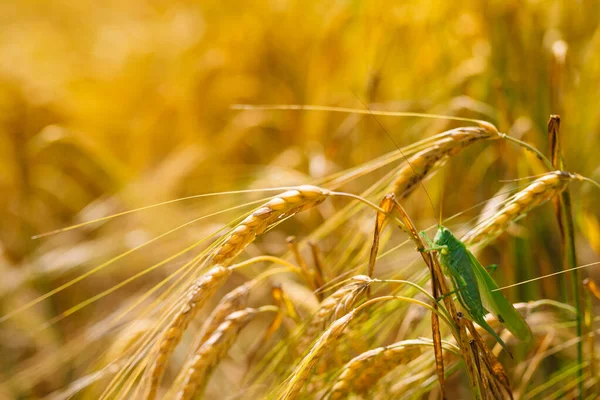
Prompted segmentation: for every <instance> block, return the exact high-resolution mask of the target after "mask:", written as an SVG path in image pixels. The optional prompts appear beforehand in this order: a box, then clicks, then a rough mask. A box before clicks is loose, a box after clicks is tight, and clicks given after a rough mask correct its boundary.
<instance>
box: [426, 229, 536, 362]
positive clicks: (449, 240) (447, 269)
mask: <svg viewBox="0 0 600 400" xmlns="http://www.w3.org/2000/svg"><path fill="white" fill-rule="evenodd" d="M421 236H423V237H424V238H425V239H426V241H427V242H428V243H429V245H430V246H431V247H430V248H429V249H425V250H424V251H437V252H438V258H439V261H440V264H441V265H442V268H443V270H444V274H446V275H447V276H448V277H449V278H450V279H451V280H452V284H453V286H454V290H455V293H456V295H457V297H458V300H459V302H460V304H461V305H462V307H463V308H464V309H465V311H466V312H467V313H468V314H469V316H470V317H471V319H472V320H473V321H475V322H477V324H479V325H480V326H481V327H482V328H484V329H485V330H486V331H488V332H489V333H490V335H492V336H493V337H494V338H495V339H496V340H497V341H498V343H500V344H501V345H502V347H503V348H504V349H505V350H506V351H507V352H508V353H509V354H510V351H509V350H508V348H507V347H506V343H504V341H503V340H502V339H500V337H499V336H498V335H497V334H496V332H495V331H494V330H493V329H492V327H491V326H489V325H488V324H487V322H485V314H486V310H487V311H489V312H491V313H492V314H493V315H494V316H495V317H496V318H497V319H498V321H500V322H501V323H502V324H504V326H505V327H506V329H508V330H509V331H510V332H511V333H512V334H513V335H514V336H515V337H516V338H517V339H520V340H522V341H529V340H531V338H532V334H531V328H530V327H529V325H527V323H526V322H525V320H524V319H523V317H521V314H519V312H518V311H517V310H516V309H515V308H514V307H513V305H512V303H511V302H510V301H508V299H507V298H506V297H504V295H503V294H502V292H500V291H499V290H498V285H497V284H496V282H495V281H494V279H493V278H492V277H491V276H490V274H489V273H488V272H487V270H486V269H485V268H484V267H483V266H482V265H481V263H480V262H479V261H477V259H476V258H475V256H474V255H473V253H471V252H470V251H469V250H468V249H467V247H466V246H465V244H464V243H463V242H461V241H460V240H459V239H457V238H456V237H455V236H454V235H453V234H452V232H451V231H450V230H449V229H448V228H445V227H443V226H441V225H439V227H438V231H437V233H436V235H435V237H434V239H433V242H432V241H431V239H429V238H428V237H427V234H426V233H425V232H421Z"/></svg>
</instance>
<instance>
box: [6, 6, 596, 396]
mask: <svg viewBox="0 0 600 400" xmlns="http://www.w3.org/2000/svg"><path fill="white" fill-rule="evenodd" d="M598 16H599V7H598V2H597V1H595V0H582V1H578V2H575V1H568V0H563V1H533V0H529V1H478V0H470V1H461V2H446V1H431V0H427V1H411V2H391V1H351V0H348V1H343V0H338V1H331V2H319V1H314V2H311V1H294V0H271V1H267V0H264V1H263V0H260V1H254V2H247V1H226V2H223V1H212V0H208V1H160V0H156V1H152V0H120V1H114V0H108V1H101V2H97V1H90V0H79V1H73V0H57V1H35V0H22V1H10V0H8V1H4V2H2V3H1V4H0V246H1V248H0V250H1V259H0V273H1V274H2V278H1V279H0V295H1V296H2V297H1V300H0V302H1V303H0V304H1V307H2V314H3V315H4V314H7V313H8V312H10V311H12V310H14V309H15V308H16V307H17V306H18V305H21V304H24V303H26V302H27V301H31V300H32V299H35V298H36V297H38V296H39V295H41V294H44V293H46V292H47V291H48V290H50V289H52V288H54V287H56V286H58V285H60V284H61V283H64V282H66V281H67V280H68V279H72V278H73V277H75V276H78V275H80V274H81V273H82V271H86V270H89V269H90V268H92V267H94V266H97V265H99V264H102V263H103V262H106V261H107V260H110V259H111V258H112V257H115V256H117V255H118V254H121V253H123V252H124V251H128V250H131V249H133V248H135V247H136V246H139V245H140V244H142V243H144V242H145V241H146V240H149V239H151V238H152V237H155V236H157V235H158V234H161V233H163V232H165V231H168V230H169V229H171V228H173V227H175V226H177V225H179V224H182V223H185V222H186V221H189V220H191V219H192V218H194V217H197V216H198V215H200V214H202V213H204V212H205V210H207V209H208V210H213V211H214V210H218V209H221V208H225V207H226V206H232V205H234V204H236V202H235V199H231V198H229V197H224V198H222V199H221V198H219V199H218V200H217V201H216V202H215V200H214V199H213V200H206V199H202V200H198V201H197V202H195V201H194V200H190V201H185V202H181V203H177V204H173V205H170V206H168V207H166V208H161V209H160V211H157V210H148V211H142V212H140V213H139V214H132V215H127V216H125V217H123V218H122V219H119V220H118V221H116V222H109V223H105V224H100V225H93V226H91V227H87V228H84V229H80V230H77V231H72V232H68V233H64V234H61V235H55V236H51V237H49V238H42V239H38V240H34V239H32V236H34V235H37V234H40V233H44V232H47V231H51V230H54V229H58V228H62V227H64V226H68V225H72V224H77V223H80V222H83V221H88V220H91V219H94V218H99V217H103V216H106V215H110V214H113V213H117V212H121V211H124V210H129V209H133V208H136V207H143V206H147V205H150V204H154V203H157V202H161V201H167V200H171V199H175V198H179V197H183V196H191V195H195V194H199V193H207V192H217V191H226V190H237V189H248V188H253V187H268V186H278V185H296V184H304V183H310V182H312V181H314V180H315V179H318V178H321V177H324V176H326V175H329V174H332V173H335V172H338V171H342V170H344V169H347V168H352V167H356V166H358V165H361V164H362V163H365V162H367V161H369V160H371V159H373V158H375V157H377V156H379V155H381V154H384V153H386V152H390V151H393V150H395V148H396V147H395V145H394V143H392V142H391V141H390V139H389V138H388V136H387V135H386V134H385V132H383V131H382V129H381V128H380V126H379V125H378V124H377V123H376V122H375V121H373V120H372V119H368V118H360V117H358V116H356V115H344V114H333V113H325V112H298V111H296V112H294V111H237V110H232V109H231V106H232V105H234V104H239V103H244V104H319V105H332V106H336V105H337V106H346V107H355V108H359V109H363V108H364V105H363V103H362V102H365V103H367V104H369V107H370V108H373V109H385V110H395V111H416V112H430V113H436V114H447V115H454V116H461V117H470V118H479V119H484V120H487V121H490V122H492V123H494V124H495V125H496V126H497V127H498V128H499V129H500V130H501V131H502V132H506V133H509V134H511V135H513V136H515V137H518V138H520V139H523V140H526V141H527V142H529V143H532V144H533V145H535V146H536V147H538V148H539V149H541V150H542V151H543V152H546V148H547V146H548V144H547V138H546V123H547V120H548V117H549V115H550V114H560V115H561V117H562V126H561V133H562V139H563V149H564V153H565V161H566V165H567V168H568V169H569V170H570V171H574V172H578V173H580V174H582V175H585V176H588V177H591V178H594V179H596V180H598V179H600V168H599V164H598V158H597V152H598V150H599V149H600V108H599V107H598V105H599V104H600V18H598ZM379 120H380V121H381V123H382V124H383V126H385V129H386V130H387V131H388V132H389V134H390V135H391V136H392V137H393V138H394V141H395V142H396V143H398V144H399V145H406V144H410V143H412V142H414V141H416V140H419V139H422V138H424V137H426V136H428V135H431V134H433V133H438V132H441V131H442V130H443V129H446V128H447V127H448V126H450V125H451V126H458V125H457V124H456V123H455V122H454V123H452V124H449V123H447V122H440V121H431V120H422V119H418V118H392V117H380V118H379ZM531 164H532V158H530V156H528V155H525V154H524V153H523V152H522V151H521V150H519V149H517V148H515V147H514V146H511V145H508V144H498V145H493V146H487V147H484V146H480V145H477V146H475V147H474V149H470V150H468V151H467V152H466V155H465V156H464V157H462V156H461V157H458V158H457V160H453V161H452V162H451V163H450V164H449V165H448V167H447V168H446V169H445V170H444V171H443V172H442V173H441V174H439V176H438V177H436V178H435V179H434V180H433V181H432V182H433V183H431V184H429V185H428V186H427V187H428V190H429V191H431V192H432V193H433V194H434V201H436V202H439V201H440V198H441V197H443V200H444V206H443V207H444V208H443V209H444V214H445V216H446V215H447V216H450V215H452V214H454V213H456V212H457V211H459V210H461V209H466V208H468V207H471V206H473V205H475V204H477V203H479V202H481V201H483V200H486V199H488V198H490V197H491V196H492V195H493V194H494V193H495V192H496V191H497V190H499V189H500V184H498V180H501V179H513V178H517V177H521V176H528V175H532V174H533V172H535V171H533V172H532V168H531V166H530V165H531ZM438 178H439V179H438ZM484 178H485V182H486V183H485V184H481V182H482V181H483V179H484ZM572 193H573V198H574V202H575V218H576V225H577V226H576V229H577V232H578V235H579V236H578V239H580V240H579V241H578V243H579V244H580V255H581V260H582V263H583V262H586V261H587V262H591V261H595V260H596V259H597V257H598V254H599V252H600V220H599V215H598V212H597V207H595V206H594V205H595V204H597V203H598V200H599V199H600V196H599V194H598V193H597V191H595V189H591V188H590V187H589V186H583V185H580V184H575V185H573V187H572ZM418 196H419V199H420V201H421V203H419V202H417V201H413V202H412V203H410V207H411V208H410V209H411V210H413V212H414V213H415V214H417V215H425V216H429V217H432V218H433V217H434V216H433V212H432V211H431V210H430V207H429V205H425V202H424V200H423V199H424V197H423V194H422V193H419V194H418ZM594 210H595V211H594ZM545 212H547V216H548V218H547V221H546V220H540V219H538V220H536V221H535V222H530V225H529V226H531V227H534V228H535V229H537V230H534V231H533V232H535V236H534V237H533V239H532V240H533V242H532V243H533V244H528V245H524V244H523V243H522V242H518V241H517V242H511V243H508V244H506V246H508V247H509V248H510V249H511V250H514V251H513V252H510V253H505V252H503V250H502V249H503V248H502V247H499V248H498V249H497V250H498V251H497V254H501V257H504V261H505V262H507V260H511V261H512V263H513V264H516V265H520V266H522V267H523V268H526V266H528V265H534V264H535V265H536V268H538V269H537V270H536V271H539V270H542V271H544V270H546V271H552V270H553V267H547V268H544V267H543V266H544V265H556V264H557V261H556V260H555V258H556V257H557V254H558V251H557V250H556V248H557V246H559V243H558V239H557V236H556V228H555V227H554V222H553V220H552V214H551V208H550V207H549V206H548V209H546V210H545ZM474 215H476V214H475V213H472V214H471V215H470V216H471V217H473V216H474ZM549 226H552V227H553V228H552V229H551V230H550V233H548V231H549V230H548V227H549ZM208 228H210V227H206V226H204V227H202V228H200V227H196V226H193V225H191V226H188V227H186V228H185V229H183V230H182V231H181V232H179V234H178V235H177V236H176V237H173V238H171V237H169V238H166V239H165V240H161V241H160V243H156V244H152V246H147V247H144V250H143V251H139V252H136V253H134V254H132V255H131V256H130V257H129V258H127V262H121V263H120V264H119V265H120V267H119V268H111V269H110V270H107V271H103V272H101V273H99V274H97V275H96V276H95V277H94V278H90V279H87V280H84V281H82V282H81V283H80V284H79V285H76V287H73V288H70V289H68V290H66V291H63V292H61V293H60V294H58V295H57V296H54V297H52V298H50V300H49V301H47V302H44V303H43V304H40V305H39V306H36V307H34V308H32V309H30V310H28V311H27V312H24V313H21V314H19V315H18V316H16V317H15V318H13V319H12V320H11V321H7V322H3V325H2V326H0V335H1V338H2V340H1V341H0V342H1V343H2V345H1V346H2V349H1V351H2V353H3V354H4V355H3V356H2V357H1V361H0V378H1V379H0V380H5V379H8V378H9V377H10V376H11V375H12V374H13V373H14V368H15V365H18V364H19V363H20V362H22V361H23V360H27V359H29V360H32V361H29V362H30V364H31V363H33V364H34V363H36V362H38V361H36V360H38V359H36V358H35V356H37V355H39V354H43V353H44V352H46V353H48V352H50V351H52V350H56V349H60V348H61V346H63V345H64V343H66V342H68V339H69V338H70V337H72V336H73V335H74V334H75V333H77V332H79V331H80V330H81V329H82V328H83V327H86V326H88V325H91V324H93V323H95V322H98V321H100V320H101V318H102V317H104V316H106V315H108V314H109V313H110V312H111V307H114V306H116V304H119V303H120V302H121V301H124V299H127V298H128V296H129V295H130V294H132V293H133V292H134V291H135V290H137V289H140V290H143V289H144V288H145V287H146V286H145V285H146V284H148V283H149V282H143V281H144V280H149V281H150V282H156V281H157V280H158V279H160V278H161V277H164V276H166V274H167V272H164V271H163V272H160V270H159V271H157V272H156V274H157V276H155V277H153V278H143V279H142V280H141V281H142V282H136V283H134V284H133V285H132V287H131V288H130V289H125V291H119V292H118V293H115V296H113V297H111V298H110V299H106V300H103V302H100V303H98V305H93V306H90V307H88V308H86V309H85V310H83V311H82V312H80V313H78V314H77V315H75V316H73V317H71V318H67V319H65V320H64V321H61V323H59V324H55V325H53V326H52V327H51V328H50V329H44V330H42V331H40V330H39V329H40V328H41V327H42V326H43V325H44V323H45V322H47V321H48V320H49V319H51V318H52V316H54V315H56V314H57V313H59V312H61V311H64V310H65V309H68V308H69V307H71V306H73V305H75V304H78V303H79V302H81V301H83V300H85V299H87V298H89V297H90V296H91V295H92V294H95V293H98V292H100V291H102V290H104V289H107V288H110V287H112V286H114V285H115V284H117V283H119V282H121V281H122V280H123V279H124V278H125V277H127V276H130V275H131V274H132V273H134V272H136V271H138V270H141V269H142V268H144V267H146V266H148V265H151V264H153V263H155V262H158V261H160V260H164V259H165V258H167V257H169V256H170V255H172V254H174V253H175V252H177V251H178V250H179V249H181V248H183V247H185V244H186V243H192V242H193V241H194V240H195V238H196V237H197V235H198V233H199V231H200V230H204V229H208ZM532 236H533V235H532ZM282 237H284V236H282ZM535 243H537V245H539V246H540V247H542V248H545V249H548V251H547V252H545V253H543V252H537V253H536V252H535V249H536V248H537V247H536V246H537V245H534V244H535ZM534 253H536V254H535V255H534ZM558 264H560V263H559V262H558ZM512 273H513V274H514V275H515V276H517V277H519V278H521V279H522V278H524V277H523V275H522V272H518V271H517V272H512ZM592 273H593V272H592ZM596 274H597V273H596ZM527 276H528V275H527ZM557 287H558V285H557V284H556V282H550V283H548V284H545V283H544V284H540V285H539V287H538V288H537V289H534V290H537V291H538V292H535V291H534V292H533V293H530V292H528V293H527V294H525V295H524V296H525V297H528V298H531V297H535V296H538V295H542V294H543V295H545V296H548V297H551V296H553V295H556V296H558V289H557ZM87 363H89V360H86V359H85V357H83V358H80V359H78V360H77V361H68V362H65V363H63V365H62V366H61V367H57V368H56V369H54V370H53V371H52V373H51V374H50V375H51V376H50V377H48V376H44V377H39V376H37V375H36V377H35V378H28V379H29V381H28V383H27V384H23V383H22V382H21V383H20V384H15V385H13V386H12V389H11V391H8V392H6V393H7V394H6V396H7V398H12V397H13V396H17V397H18V396H32V397H33V398H37V397H43V396H45V395H47V394H48V393H50V392H52V391H54V390H56V389H59V388H61V387H64V386H65V385H66V384H67V383H68V382H70V381H71V380H72V379H73V378H74V376H77V373H73V370H74V369H77V368H79V367H80V366H81V365H83V364H87ZM33 364H31V365H33ZM19 365H20V364H19Z"/></svg>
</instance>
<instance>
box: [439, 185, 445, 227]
mask: <svg viewBox="0 0 600 400" xmlns="http://www.w3.org/2000/svg"><path fill="white" fill-rule="evenodd" d="M440 199H441V200H440V216H439V220H438V226H442V215H443V212H442V209H443V208H444V202H443V200H444V186H443V185H442V194H441V196H440Z"/></svg>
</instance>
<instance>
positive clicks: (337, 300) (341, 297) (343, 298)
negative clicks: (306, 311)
mask: <svg viewBox="0 0 600 400" xmlns="http://www.w3.org/2000/svg"><path fill="white" fill-rule="evenodd" d="M370 283H371V278H369V277H368V276H366V275H357V276H354V277H352V278H351V282H350V283H349V284H347V285H345V286H342V287H341V288H340V289H338V290H336V291H335V292H333V293H332V294H331V295H330V296H329V297H327V298H326V299H325V300H323V301H322V302H321V304H320V306H319V309H318V310H317V312H316V313H315V315H314V316H313V318H312V320H311V321H310V323H309V325H308V327H307V329H306V333H305V335H304V336H303V337H302V343H303V344H302V345H301V348H304V347H305V346H306V345H307V344H308V343H310V342H312V341H313V340H314V338H315V337H316V336H317V335H318V333H319V332H322V331H323V329H325V328H326V327H327V325H328V324H329V323H330V322H331V321H333V320H336V319H338V318H340V317H341V316H343V315H344V314H346V313H347V312H348V311H349V310H350V309H352V306H353V305H354V304H355V303H356V301H357V300H358V299H359V297H360V296H361V295H362V294H364V293H365V292H366V290H367V289H368V287H369V285H370Z"/></svg>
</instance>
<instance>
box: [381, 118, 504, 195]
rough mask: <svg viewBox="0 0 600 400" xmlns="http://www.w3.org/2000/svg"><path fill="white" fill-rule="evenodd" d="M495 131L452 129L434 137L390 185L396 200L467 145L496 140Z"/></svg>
mask: <svg viewBox="0 0 600 400" xmlns="http://www.w3.org/2000/svg"><path fill="white" fill-rule="evenodd" d="M498 138H500V136H498V132H497V131H491V130H489V129H484V128H482V127H464V128H456V129H452V130H450V131H448V132H445V133H442V134H440V135H438V136H437V137H436V139H435V140H434V141H433V142H432V144H431V146H429V147H428V148H426V149H425V150H422V151H420V152H418V153H416V154H414V155H413V156H411V157H410V158H409V159H408V161H407V163H406V164H405V165H404V166H403V167H402V168H401V169H400V171H399V172H398V176H397V178H396V180H395V181H394V183H393V185H392V192H393V193H394V194H395V196H396V197H397V198H398V199H403V198H406V197H408V195H410V194H411V193H412V191H413V190H414V188H415V187H416V186H417V185H418V184H419V182H420V181H421V180H423V179H424V178H425V177H426V176H427V174H429V172H431V170H432V169H433V168H434V167H436V166H439V165H440V164H442V163H443V162H444V161H445V160H446V159H447V158H448V157H451V156H454V155H456V154H457V153H458V152H460V151H461V150H462V149H464V148H465V147H467V146H468V145H470V144H472V143H474V142H476V141H478V140H482V139H498Z"/></svg>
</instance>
